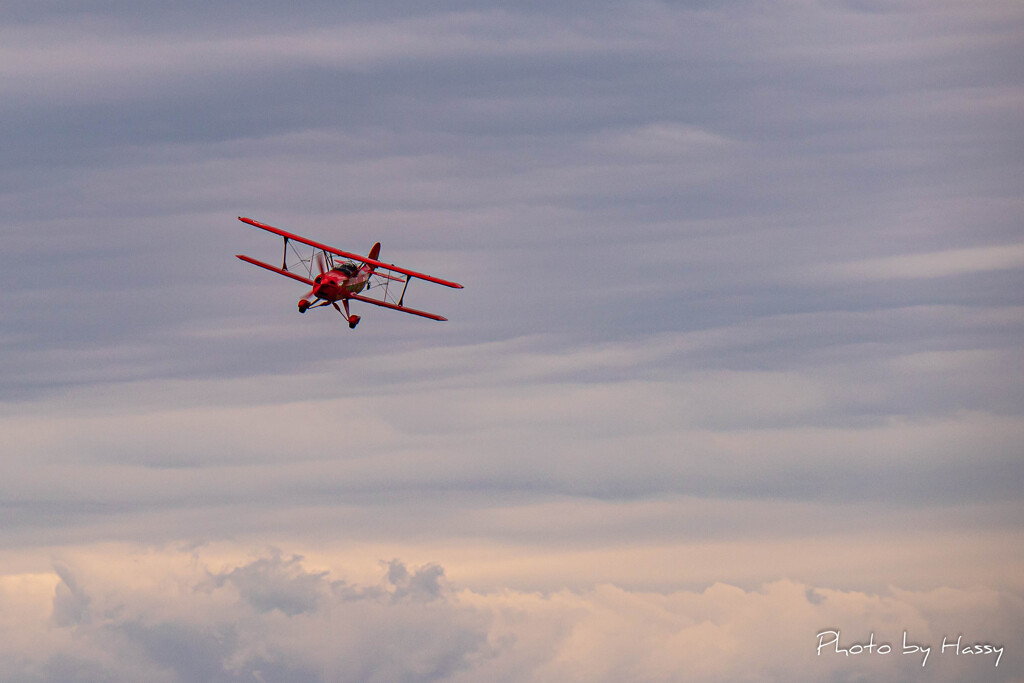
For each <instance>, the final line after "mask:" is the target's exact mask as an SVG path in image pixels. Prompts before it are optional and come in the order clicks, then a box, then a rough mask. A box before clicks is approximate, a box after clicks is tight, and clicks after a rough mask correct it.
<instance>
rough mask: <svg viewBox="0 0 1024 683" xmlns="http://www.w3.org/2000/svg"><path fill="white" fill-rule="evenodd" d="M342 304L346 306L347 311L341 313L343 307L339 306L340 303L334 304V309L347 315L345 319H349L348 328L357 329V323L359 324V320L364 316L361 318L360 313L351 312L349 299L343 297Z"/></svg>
mask: <svg viewBox="0 0 1024 683" xmlns="http://www.w3.org/2000/svg"><path fill="white" fill-rule="evenodd" d="M341 305H342V306H344V307H345V312H344V313H341V308H340V307H339V306H338V304H336V303H334V304H332V306H334V309H335V310H336V311H338V313H341V314H342V315H343V316H345V320H347V321H348V329H350V330H354V329H356V325H358V324H359V321H360V320H361V319H362V318H360V317H359V316H358V315H354V314H352V313H349V311H348V299H342V300H341Z"/></svg>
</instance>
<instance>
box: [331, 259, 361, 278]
mask: <svg viewBox="0 0 1024 683" xmlns="http://www.w3.org/2000/svg"><path fill="white" fill-rule="evenodd" d="M331 270H334V271H336V272H339V273H341V274H342V275H348V276H349V277H351V276H352V275H355V274H356V273H357V272H359V267H358V266H356V264H354V263H352V262H351V261H345V262H344V263H338V264H335V266H334V268H332V269H331Z"/></svg>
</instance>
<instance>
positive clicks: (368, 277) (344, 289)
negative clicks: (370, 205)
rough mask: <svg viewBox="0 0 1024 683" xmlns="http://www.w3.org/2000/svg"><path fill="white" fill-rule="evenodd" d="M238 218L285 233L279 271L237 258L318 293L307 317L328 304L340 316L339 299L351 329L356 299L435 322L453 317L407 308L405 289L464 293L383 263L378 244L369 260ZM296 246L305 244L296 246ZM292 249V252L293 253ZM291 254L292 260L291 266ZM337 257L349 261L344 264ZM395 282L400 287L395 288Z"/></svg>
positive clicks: (307, 301)
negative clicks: (414, 284)
mask: <svg viewBox="0 0 1024 683" xmlns="http://www.w3.org/2000/svg"><path fill="white" fill-rule="evenodd" d="M238 220H240V221H242V222H243V223H248V224H249V225H252V226H255V227H257V228H261V229H263V230H266V231H267V232H272V233H274V234H275V235H280V236H281V237H282V238H283V239H284V256H283V257H282V258H281V267H280V268H278V267H277V266H272V265H270V264H269V263H264V262H263V261H257V260H256V259H254V258H252V257H251V256H245V255H244V254H237V256H238V258H240V259H242V260H243V261H245V262H246V263H251V264H253V265H254V266H259V267H260V268H266V269H267V270H270V271H273V272H275V273H279V274H281V275H284V276H285V277H290V278H291V279H293V280H298V281H299V282H303V283H305V284H307V285H309V286H310V287H312V288H313V289H311V290H310V291H309V292H308V293H306V294H305V295H303V297H302V298H301V299H299V313H305V312H306V311H308V310H309V309H311V308H318V307H320V306H327V305H328V304H330V305H331V306H334V308H335V309H336V310H337V311H338V313H342V310H341V307H339V306H338V302H339V301H340V302H341V306H342V307H344V308H345V312H344V313H342V315H344V316H345V319H346V320H347V321H348V326H349V327H350V328H355V326H356V325H358V324H359V320H360V318H359V316H358V315H353V314H351V313H350V312H349V309H348V302H349V301H350V300H352V301H363V302H365V303H368V304H373V305H374V306H383V307H384V308H390V309H392V310H395V311H402V312H403V313H412V314H413V315H418V316H422V317H424V318H430V319H431V320H447V319H448V318H445V317H444V316H440V315H437V314H436V313H427V312H426V311H418V310H416V309H415V308H409V307H408V306H406V305H405V303H404V301H405V290H406V288H408V286H409V281H410V280H412V279H413V278H416V279H419V280H425V281H427V282H435V283H437V284H439V285H444V286H445V287H454V288H455V289H462V285H460V284H459V283H457V282H449V281H448V280H442V279H441V278H437V277H433V276H432V275H424V274H423V273H417V272H416V271H414V270H408V269H406V268H399V267H398V266H396V265H394V264H392V263H384V262H382V261H378V260H377V257H378V256H379V255H380V242H377V243H376V244H375V245H373V249H370V254H369V256H360V255H359V254H351V253H349V252H347V251H341V250H340V249H335V248H334V247H329V246H327V245H326V244H320V243H319V242H314V241H313V240H309V239H306V238H305V237H300V236H298V235H293V234H292V233H290V232H285V231H284V230H281V229H279V228H275V227H273V226H270V225H265V224H263V223H260V222H259V221H254V220H253V219H251V218H243V217H241V216H239V217H238ZM296 243H298V244H300V245H303V246H301V247H296V246H295V244H296ZM289 248H290V249H291V251H290V252H289ZM307 249H311V251H309V252H307V251H306V250H307ZM307 253H308V255H307ZM289 254H291V255H292V260H291V262H289ZM335 257H340V259H347V260H340V259H337V258H335ZM353 261H358V262H359V263H360V264H361V265H357V264H356V263H353ZM314 262H315V263H316V266H317V274H316V275H315V276H314V275H313V263H314ZM379 271H386V272H379ZM392 283H395V284H394V285H392ZM399 284H401V285H402V291H401V293H400V294H398V296H397V299H396V298H395V292H394V291H392V290H397V289H398V285H399ZM370 289H375V291H377V292H380V296H379V298H374V297H371V296H364V295H363V294H362V292H363V291H364V290H370Z"/></svg>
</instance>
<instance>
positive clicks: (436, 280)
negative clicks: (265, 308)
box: [238, 216, 462, 289]
mask: <svg viewBox="0 0 1024 683" xmlns="http://www.w3.org/2000/svg"><path fill="white" fill-rule="evenodd" d="M238 220H240V221H242V222H243V223H248V224H249V225H252V226H254V227H257V228H260V229H262V230H266V231H267V232H272V233H274V234H275V235H280V236H281V237H284V238H285V239H289V240H295V241H296V242H301V243H302V244H306V245H308V246H311V247H313V248H314V249H322V250H323V251H326V252H328V253H331V254H335V255H336V256H341V257H342V258H347V259H352V260H353V261H361V262H362V263H368V264H370V265H371V266H376V267H377V268H385V269H387V270H392V271H394V272H396V273H401V274H402V275H405V276H406V277H414V278H418V279H420V280H426V281H427V282H434V283H436V284H439V285H444V286H445V287H454V288H455V289H462V285H460V284H459V283H458V282H451V281H449V280H442V279H441V278H439V277H434V276H433V275H425V274H424V273H417V272H416V271H415V270H409V269H407V268H400V267H398V266H396V265H394V264H393V263H384V262H383V261H378V260H376V259H372V258H370V257H368V256H360V255H359V254H353V253H351V252H348V251H342V250H340V249H335V248H334V247H330V246H327V245H326V244H321V243H320V242H314V241H313V240H311V239H307V238H305V237H300V236H299V235H294V234H292V233H290V232H287V231H285V230H281V229H280V228H275V227H274V226H272V225H267V224H265V223H260V222H259V221H254V220H253V219H251V218H244V217H242V216H239V217H238ZM250 262H251V261H250ZM256 265H263V264H260V263H257V264H256ZM264 267H265V266H264ZM269 270H275V271H278V272H281V273H282V274H286V275H289V276H291V273H289V272H288V271H280V270H278V269H277V268H273V267H271V268H270V269H269ZM296 279H299V278H296Z"/></svg>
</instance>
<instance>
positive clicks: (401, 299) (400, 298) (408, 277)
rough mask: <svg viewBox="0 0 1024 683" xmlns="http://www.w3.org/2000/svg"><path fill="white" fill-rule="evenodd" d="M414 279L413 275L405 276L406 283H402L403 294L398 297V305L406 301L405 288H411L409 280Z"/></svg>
mask: <svg viewBox="0 0 1024 683" xmlns="http://www.w3.org/2000/svg"><path fill="white" fill-rule="evenodd" d="M411 279H412V276H411V275H406V276H405V284H404V285H402V296H400V297H398V305H399V306H401V305H402V302H403V301H405V290H406V289H408V288H409V280H411Z"/></svg>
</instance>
